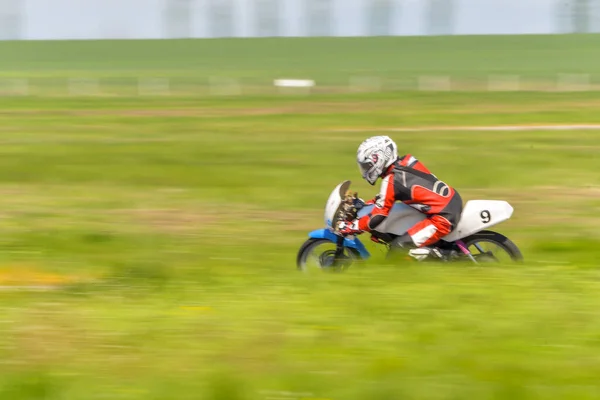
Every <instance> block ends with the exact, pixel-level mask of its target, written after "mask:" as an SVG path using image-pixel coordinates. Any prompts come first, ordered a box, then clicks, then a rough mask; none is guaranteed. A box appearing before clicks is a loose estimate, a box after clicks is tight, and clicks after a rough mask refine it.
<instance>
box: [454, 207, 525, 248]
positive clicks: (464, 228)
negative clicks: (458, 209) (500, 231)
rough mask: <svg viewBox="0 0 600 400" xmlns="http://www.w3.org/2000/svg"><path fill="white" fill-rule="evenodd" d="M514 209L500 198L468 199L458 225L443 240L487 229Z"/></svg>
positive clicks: (457, 238) (462, 236)
mask: <svg viewBox="0 0 600 400" xmlns="http://www.w3.org/2000/svg"><path fill="white" fill-rule="evenodd" d="M513 211H514V209H513V208H512V206H511V205H510V204H508V203H507V202H506V201H502V200H470V201H468V202H467V204H466V205H465V207H464V209H463V212H462V216H461V219H460V222H459V223H458V226H457V227H456V228H455V229H454V230H453V231H452V232H451V233H450V234H449V235H447V236H445V237H444V238H443V240H445V241H447V242H454V241H456V240H459V239H461V238H464V237H467V236H469V235H472V234H473V233H476V232H479V231H482V230H484V229H488V228H490V227H492V226H494V225H496V224H499V223H500V222H503V221H506V220H507V219H509V218H510V217H511V216H512V213H513Z"/></svg>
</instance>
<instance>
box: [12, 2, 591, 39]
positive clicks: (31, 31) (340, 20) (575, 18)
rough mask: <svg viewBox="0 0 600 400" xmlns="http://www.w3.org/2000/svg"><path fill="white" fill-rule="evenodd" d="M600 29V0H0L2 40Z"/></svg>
mask: <svg viewBox="0 0 600 400" xmlns="http://www.w3.org/2000/svg"><path fill="white" fill-rule="evenodd" d="M573 31H587V32H595V31H600V0H52V1H49V0H27V1H24V0H0V39H5V40H7V39H36V40H44V39H114V38H123V39H144V38H148V39H155V38H173V37H175V38H192V37H193V38H205V37H256V36H368V35H406V36H413V35H445V34H534V33H537V34H549V33H565V32H573Z"/></svg>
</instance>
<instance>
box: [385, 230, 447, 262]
mask: <svg viewBox="0 0 600 400" xmlns="http://www.w3.org/2000/svg"><path fill="white" fill-rule="evenodd" d="M402 250H404V251H406V250H408V255H409V256H411V257H413V258H414V259H416V260H418V261H423V260H425V259H427V258H434V259H439V260H445V259H446V258H447V256H448V255H447V254H445V253H443V252H442V251H441V250H440V249H437V248H435V247H417V246H416V245H415V243H414V242H413V240H412V238H411V237H410V235H409V234H408V233H405V234H403V235H400V236H398V237H397V238H395V239H394V240H392V241H391V242H390V251H389V253H388V257H389V256H391V255H395V254H398V253H399V252H401V251H402Z"/></svg>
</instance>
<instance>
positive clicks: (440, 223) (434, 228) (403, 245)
mask: <svg viewBox="0 0 600 400" xmlns="http://www.w3.org/2000/svg"><path fill="white" fill-rule="evenodd" d="M451 229H452V224H450V222H449V221H448V220H447V219H446V218H444V217H442V216H440V215H432V216H430V217H428V218H426V219H424V220H422V221H420V222H418V223H417V224H415V225H414V226H413V227H412V228H410V229H409V230H408V231H407V232H406V233H405V234H403V235H401V236H398V237H397V238H396V239H394V240H393V241H392V242H391V243H390V252H391V253H396V252H397V251H399V250H400V249H405V250H406V249H410V251H409V255H411V256H412V257H414V258H417V259H419V260H421V259H424V258H427V257H428V256H429V255H430V253H431V249H429V248H427V246H429V245H432V244H434V243H436V242H438V241H439V240H440V239H441V238H443V237H444V236H446V235H447V234H448V233H450V231H451ZM434 254H435V256H437V257H439V258H442V253H441V252H439V251H437V252H434Z"/></svg>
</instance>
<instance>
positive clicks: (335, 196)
mask: <svg viewBox="0 0 600 400" xmlns="http://www.w3.org/2000/svg"><path fill="white" fill-rule="evenodd" d="M350 183H351V182H350V181H344V182H342V183H340V184H339V185H337V186H336V187H335V189H333V190H332V192H331V194H330V195H329V198H328V199H327V204H326V206H325V225H326V226H328V227H329V228H331V227H333V225H332V224H333V222H334V221H333V219H334V217H335V215H336V214H337V211H338V209H339V207H340V204H342V199H343V198H344V197H345V196H346V191H347V190H348V188H350Z"/></svg>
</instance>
